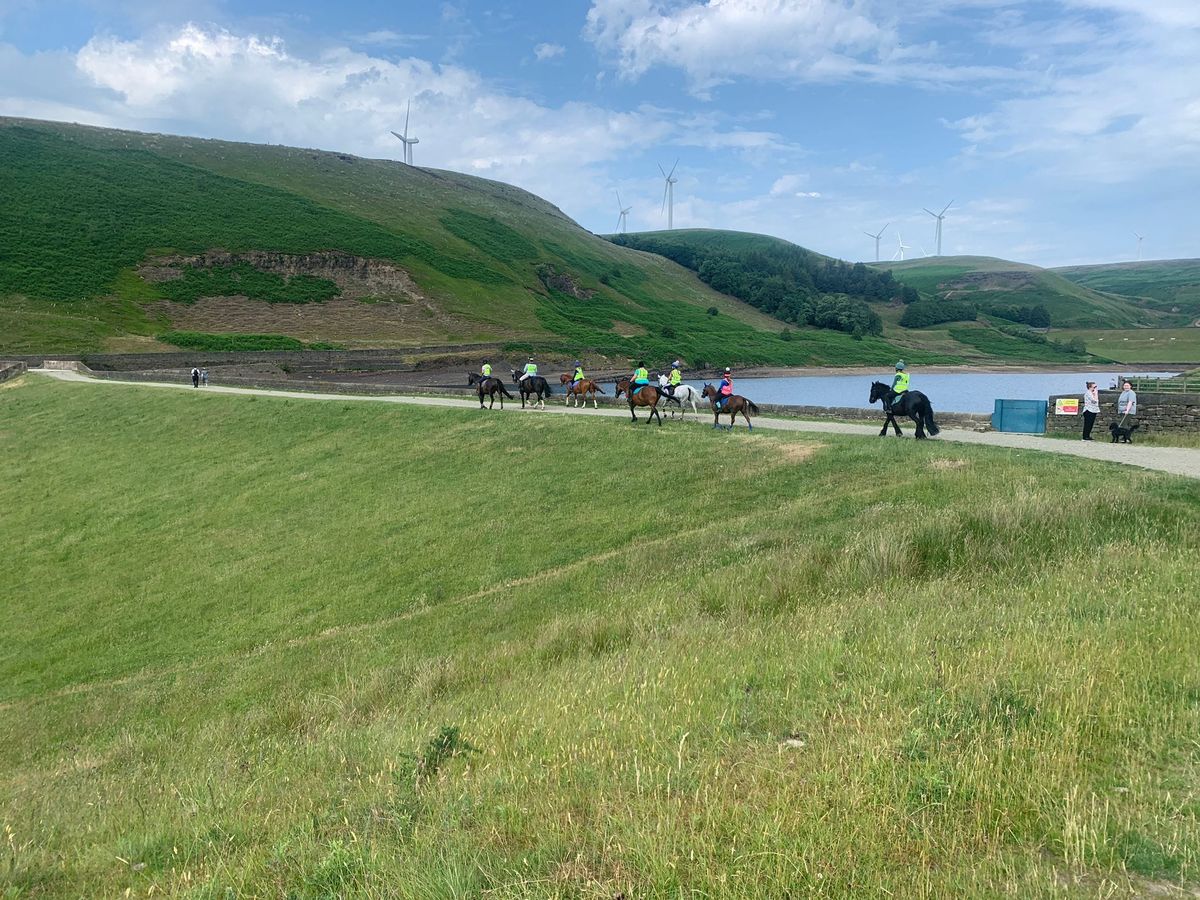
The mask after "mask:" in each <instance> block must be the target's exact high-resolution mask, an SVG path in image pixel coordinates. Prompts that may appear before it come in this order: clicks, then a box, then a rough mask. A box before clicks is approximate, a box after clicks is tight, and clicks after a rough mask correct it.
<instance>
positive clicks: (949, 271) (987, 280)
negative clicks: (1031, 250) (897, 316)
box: [873, 256, 1164, 328]
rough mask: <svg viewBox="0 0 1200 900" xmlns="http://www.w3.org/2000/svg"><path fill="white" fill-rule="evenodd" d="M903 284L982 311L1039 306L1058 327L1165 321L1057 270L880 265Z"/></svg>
mask: <svg viewBox="0 0 1200 900" xmlns="http://www.w3.org/2000/svg"><path fill="white" fill-rule="evenodd" d="M873 265H875V266H877V267H879V268H881V269H884V270H886V271H890V272H891V273H892V274H893V275H894V276H895V278H896V279H897V280H898V281H900V282H901V283H903V284H906V285H909V286H911V287H913V288H915V289H916V290H917V291H918V292H919V293H920V294H921V295H922V297H923V298H926V299H930V300H966V301H969V302H971V303H973V304H975V305H976V306H977V307H979V308H980V310H981V311H983V312H987V311H989V310H994V309H996V308H997V307H1012V306H1019V307H1031V306H1043V307H1045V308H1046V310H1047V312H1049V314H1050V319H1051V324H1052V325H1053V326H1054V327H1056V328H1122V327H1130V326H1133V325H1150V324H1160V323H1163V322H1164V318H1163V316H1162V315H1161V314H1160V313H1158V312H1156V311H1154V310H1148V309H1143V308H1140V307H1139V306H1137V305H1136V304H1134V303H1132V302H1130V301H1129V300H1128V299H1127V298H1124V297H1116V296H1113V295H1110V294H1105V293H1101V292H1100V291H1097V290H1094V289H1092V288H1091V287H1088V286H1086V285H1082V284H1076V283H1075V282H1073V281H1071V280H1068V279H1067V278H1064V277H1063V276H1062V275H1061V274H1059V273H1058V272H1056V271H1052V270H1049V269H1041V268H1038V267H1037V266H1030V265H1025V264H1024V263H1015V262H1009V261H1008V260H1003V259H994V258H992V257H986V256H945V257H937V258H926V259H912V260H905V261H903V262H881V263H874V264H873Z"/></svg>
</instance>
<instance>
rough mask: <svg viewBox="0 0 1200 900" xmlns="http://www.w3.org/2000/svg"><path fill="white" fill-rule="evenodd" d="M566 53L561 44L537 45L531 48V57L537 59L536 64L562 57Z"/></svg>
mask: <svg viewBox="0 0 1200 900" xmlns="http://www.w3.org/2000/svg"><path fill="white" fill-rule="evenodd" d="M566 52H567V48H566V47H564V46H563V45H562V44H538V45H537V46H536V47H534V48H533V55H534V56H536V57H537V59H538V62H545V61H546V60H548V59H554V58H555V57H558V56H562V55H563V54H564V53H566Z"/></svg>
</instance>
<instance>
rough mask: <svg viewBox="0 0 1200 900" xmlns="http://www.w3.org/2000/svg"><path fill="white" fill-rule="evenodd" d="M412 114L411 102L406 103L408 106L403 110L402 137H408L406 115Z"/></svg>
mask: <svg viewBox="0 0 1200 900" xmlns="http://www.w3.org/2000/svg"><path fill="white" fill-rule="evenodd" d="M411 112H412V101H411V100H409V101H408V106H406V107H405V108H404V136H405V137H408V114H409V113H411Z"/></svg>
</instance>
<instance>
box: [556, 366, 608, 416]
mask: <svg viewBox="0 0 1200 900" xmlns="http://www.w3.org/2000/svg"><path fill="white" fill-rule="evenodd" d="M558 383H559V384H561V385H562V386H563V387H564V388H565V389H566V391H567V398H566V399H565V400H563V404H564V405H566V404H567V403H570V404H572V405H573V406H587V401H588V397H589V396H590V397H591V398H592V408H593V409H599V408H600V407H599V406H598V405H597V403H596V394H597V392H599V393H601V394H603V393H604V388H602V387H600V384H599V382H596V381H592V379H590V378H585V379H583V381H581V382H579V384H571V376H570V375H568V374H566V373H565V372H564V373H563V374H562V375H559V376H558Z"/></svg>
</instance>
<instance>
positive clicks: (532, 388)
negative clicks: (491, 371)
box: [512, 369, 550, 409]
mask: <svg viewBox="0 0 1200 900" xmlns="http://www.w3.org/2000/svg"><path fill="white" fill-rule="evenodd" d="M512 380H513V383H514V384H515V385H516V386H517V387H518V388H519V389H520V391H521V409H524V408H525V398H526V397H536V398H537V401H536V404H535V402H534V401H530V406H534V405H539V406H541V407H542V409H545V408H546V400H545V398H546V397H549V396H550V382H548V381H547V380H546V379H545V378H543V377H542V376H541V375H530V376H529V377H528V378H526V379H525V380H524V381H522V380H521V373H520V372H518V371H517V370H516V369H513V370H512Z"/></svg>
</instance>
